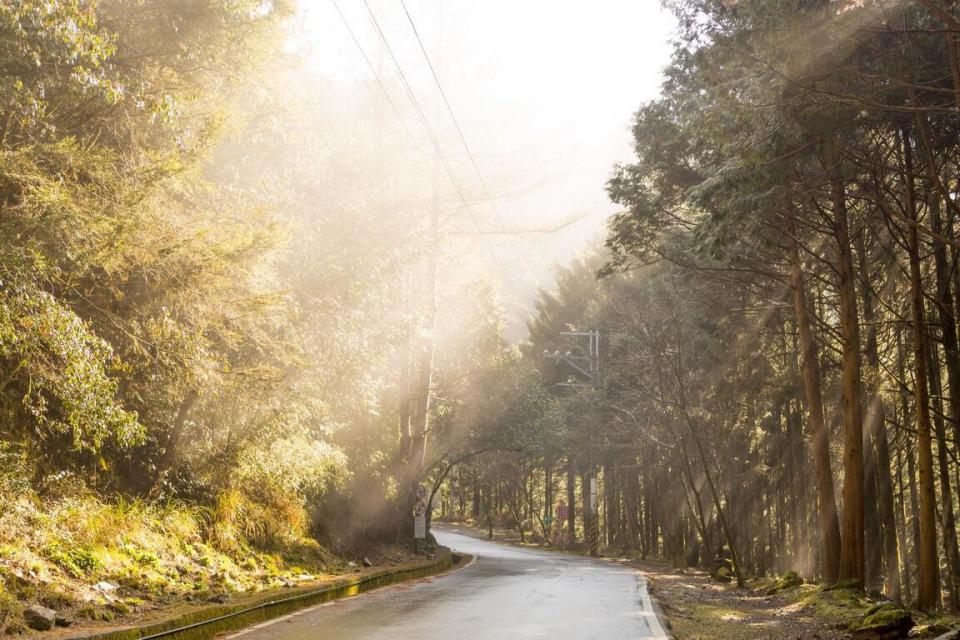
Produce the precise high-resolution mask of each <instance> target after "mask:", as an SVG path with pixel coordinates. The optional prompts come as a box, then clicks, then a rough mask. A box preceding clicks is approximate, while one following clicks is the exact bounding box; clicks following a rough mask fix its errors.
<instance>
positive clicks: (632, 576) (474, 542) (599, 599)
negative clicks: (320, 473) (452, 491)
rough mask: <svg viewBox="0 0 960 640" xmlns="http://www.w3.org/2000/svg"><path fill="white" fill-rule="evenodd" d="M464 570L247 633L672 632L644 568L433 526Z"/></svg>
mask: <svg viewBox="0 0 960 640" xmlns="http://www.w3.org/2000/svg"><path fill="white" fill-rule="evenodd" d="M434 534H435V535H436V537H437V540H438V541H439V542H440V543H441V544H444V545H446V546H448V547H451V548H453V549H455V550H457V551H461V552H464V553H470V554H474V555H476V560H475V561H474V562H473V563H472V564H470V565H468V566H466V567H464V568H463V569H458V570H454V571H452V572H449V573H446V574H441V575H439V576H434V577H432V578H426V579H423V580H417V581H414V582H409V583H404V584H400V585H396V586H393V587H386V588H383V589H379V590H377V591H372V592H369V593H366V594H362V595H359V596H356V597H353V598H347V599H345V600H338V601H336V602H330V603H327V604H323V605H319V606H316V607H313V608H310V609H306V610H304V611H301V612H299V613H295V614H292V615H290V616H286V617H284V618H279V619H278V620H275V621H272V622H268V623H265V624H262V625H259V626H256V627H252V628H250V629H247V630H245V631H241V632H240V633H237V634H234V636H233V637H237V636H245V637H244V640H334V639H336V640H353V639H355V638H390V639H396V640H406V639H411V640H413V639H416V640H432V639H434V638H455V639H457V640H497V639H499V638H510V639H511V640H512V639H520V638H550V639H551V640H588V639H590V638H596V639H598V640H600V639H602V640H626V639H632V638H660V639H662V638H667V637H668V636H667V635H666V634H665V633H664V631H663V629H662V628H661V626H660V624H659V622H658V621H657V618H656V615H655V614H654V613H653V610H652V608H651V605H650V597H649V595H648V594H647V591H646V586H645V583H644V582H643V579H642V578H641V577H640V575H639V574H638V573H636V572H634V571H631V570H630V569H627V568H625V567H621V566H619V565H615V564H611V563H608V562H603V561H599V560H591V559H588V558H583V557H579V556H571V555H567V554H562V553H557V552H551V551H541V550H536V549H526V548H520V547H514V546H508V545H503V544H497V543H493V542H488V541H486V540H478V539H476V538H472V537H469V536H465V535H461V534H458V533H453V532H450V531H437V530H434Z"/></svg>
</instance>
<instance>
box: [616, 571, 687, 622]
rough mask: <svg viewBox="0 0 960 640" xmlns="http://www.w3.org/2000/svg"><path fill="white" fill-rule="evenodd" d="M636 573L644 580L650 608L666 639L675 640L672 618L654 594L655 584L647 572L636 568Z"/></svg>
mask: <svg viewBox="0 0 960 640" xmlns="http://www.w3.org/2000/svg"><path fill="white" fill-rule="evenodd" d="M628 566H629V565H628ZM634 571H637V572H638V573H639V574H640V576H641V578H642V579H643V582H644V586H645V587H646V593H647V598H648V599H649V602H650V608H651V609H653V613H654V615H655V616H656V617H657V622H659V623H660V628H661V629H662V630H663V633H664V637H666V638H667V639H668V640H673V638H675V637H676V636H674V635H673V625H672V624H670V618H668V617H667V614H666V613H665V612H664V610H663V605H662V604H660V600H659V599H658V598H657V596H656V594H655V593H654V589H653V583H652V582H650V578H649V577H648V576H647V574H646V572H645V571H642V570H640V569H636V568H634Z"/></svg>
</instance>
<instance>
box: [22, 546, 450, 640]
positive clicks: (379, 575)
mask: <svg viewBox="0 0 960 640" xmlns="http://www.w3.org/2000/svg"><path fill="white" fill-rule="evenodd" d="M462 559H463V558H461V557H458V556H455V554H453V553H451V552H450V551H449V550H448V549H440V550H438V551H437V553H436V554H433V555H432V556H429V557H424V558H422V559H418V560H414V561H409V562H406V563H403V564H402V565H399V566H394V567H389V568H366V569H357V570H356V573H355V574H354V575H351V576H347V577H337V578H332V579H328V580H320V581H315V582H310V583H305V584H302V585H300V586H297V587H293V588H287V589H275V590H270V591H263V592H259V593H256V594H253V595H249V596H245V597H238V598H236V599H235V600H234V601H232V602H229V603H225V604H216V603H214V604H205V605H196V606H181V607H177V608H172V609H170V610H169V611H166V612H163V611H161V612H157V614H156V615H154V616H151V617H150V618H149V619H142V620H131V621H129V622H128V623H127V624H124V625H122V626H104V625H87V626H81V627H78V628H72V629H69V632H67V630H64V631H63V632H60V633H58V634H56V635H53V634H46V635H43V636H42V637H43V638H55V637H60V638H71V639H77V640H80V639H82V640H146V639H148V638H149V639H159V638H165V639H166V638H170V639H176V640H206V639H208V638H213V637H214V636H216V635H218V634H221V633H224V632H226V631H233V630H238V629H243V628H245V627H248V626H250V625H253V624H257V623H259V622H264V621H267V620H270V619H273V618H277V617H279V616H283V615H286V614H289V613H292V612H294V611H297V610H300V609H304V608H306V607H310V606H314V605H317V604H322V603H324V602H329V601H332V600H337V599H340V598H346V597H350V596H355V595H358V594H360V593H364V592H366V591H370V590H371V589H376V588H378V587H384V586H388V585H391V584H396V583H399V582H403V581H406V580H413V579H417V578H423V577H426V576H430V575H434V574H437V573H440V572H442V571H445V570H447V569H449V568H450V567H451V566H453V565H454V564H455V563H456V562H458V561H460V560H462ZM38 637H39V636H38Z"/></svg>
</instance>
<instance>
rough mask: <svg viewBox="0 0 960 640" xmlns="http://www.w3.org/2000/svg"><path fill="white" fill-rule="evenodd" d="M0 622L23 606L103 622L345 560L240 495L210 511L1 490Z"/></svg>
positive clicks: (7, 626) (16, 627)
mask: <svg viewBox="0 0 960 640" xmlns="http://www.w3.org/2000/svg"><path fill="white" fill-rule="evenodd" d="M0 505H2V506H0V629H2V630H4V631H5V632H7V633H18V632H22V631H24V630H25V625H24V620H23V616H22V612H23V609H24V607H25V606H27V605H30V604H40V605H43V606H47V607H49V608H52V609H55V610H57V611H58V612H63V613H64V614H65V615H67V616H68V617H70V618H71V619H89V620H111V619H113V618H115V617H117V616H122V615H126V614H128V613H131V612H134V611H143V610H145V609H150V608H154V607H159V606H162V605H164V604H169V603H171V602H175V601H184V600H186V601H201V602H202V601H205V600H207V599H210V598H212V597H215V596H222V595H223V594H230V593H239V592H249V591H256V590H261V589H266V588H272V587H279V586H282V585H284V584H287V585H289V584H291V582H295V581H298V580H301V579H305V578H306V577H308V576H316V575H320V574H324V573H328V574H330V573H337V572H340V571H342V570H344V568H345V567H344V565H342V564H341V563H340V561H339V560H338V559H337V558H335V557H334V556H332V555H330V554H328V553H327V552H326V551H325V550H324V549H323V548H321V547H320V546H319V545H318V544H317V543H316V542H315V541H314V540H312V539H310V538H309V537H307V536H306V535H305V532H304V526H303V523H304V519H303V516H302V514H300V513H294V512H293V511H292V510H291V512H290V514H288V516H289V517H284V516H283V515H282V514H281V515H280V516H277V514H276V513H274V512H271V511H269V510H267V509H265V507H263V506H262V505H258V504H253V503H252V502H251V501H249V500H247V499H246V498H245V497H244V496H243V495H242V494H241V493H239V492H233V491H227V492H225V493H223V494H222V495H221V496H220V497H219V499H218V500H217V503H216V505H215V507H214V508H201V507H196V506H189V505H184V504H181V503H177V502H166V503H157V502H145V501H141V500H132V501H131V500H124V499H115V500H113V501H105V500H103V499H101V498H98V497H96V496H94V495H92V494H89V493H83V492H80V493H78V494H76V495H70V496H64V497H57V498H47V499H43V498H40V497H39V496H37V495H36V494H34V493H31V492H28V491H20V492H18V495H17V496H16V497H13V496H9V495H7V496H2V495H0Z"/></svg>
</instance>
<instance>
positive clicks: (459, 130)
mask: <svg viewBox="0 0 960 640" xmlns="http://www.w3.org/2000/svg"><path fill="white" fill-rule="evenodd" d="M400 6H401V7H403V13H404V14H405V15H406V16H407V21H408V22H409V23H410V28H411V29H413V35H414V36H415V37H416V39H417V44H418V45H420V52H421V53H422V54H423V59H424V60H426V62H427V66H428V67H429V68H430V73H431V74H432V75H433V81H434V82H435V83H436V85H437V89H438V90H439V91H440V97H441V98H442V99H443V104H444V106H445V107H446V108H447V113H448V114H450V119H451V120H452V121H453V126H454V128H455V129H456V131H457V136H458V137H459V138H460V142H461V143H462V144H463V148H464V150H465V151H466V152H467V156H468V157H469V158H470V164H472V165H473V170H474V171H475V172H476V174H477V178H478V179H479V180H480V186H481V187H482V188H483V193H484V195H485V196H486V198H487V200H488V201H489V202H490V206H491V207H492V208H493V213H494V215H495V216H496V218H497V222H498V224H499V225H500V228H501V229H503V231H504V232H506V226H505V225H504V224H503V218H501V216H500V211H499V209H498V208H497V203H496V200H494V198H493V196H492V195H491V194H490V189H488V188H487V181H486V180H485V179H484V178H483V172H481V171H480V166H479V165H478V164H477V159H476V157H475V156H474V155H473V151H472V150H471V149H470V145H469V144H468V143H467V137H466V136H465V135H464V134H463V129H462V128H461V127H460V121H459V120H457V116H456V114H455V113H454V112H453V107H452V106H451V105H450V101H449V100H448V99H447V92H446V91H444V90H443V83H441V82H440V76H439V75H438V74H437V70H436V69H435V68H434V66H433V62H431V61H430V55H429V54H428V53H427V48H426V47H425V46H424V44H423V39H421V38H420V32H419V31H418V30H417V25H416V23H415V22H414V21H413V16H411V15H410V11H409V10H408V9H407V3H406V2H404V0H400Z"/></svg>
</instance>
